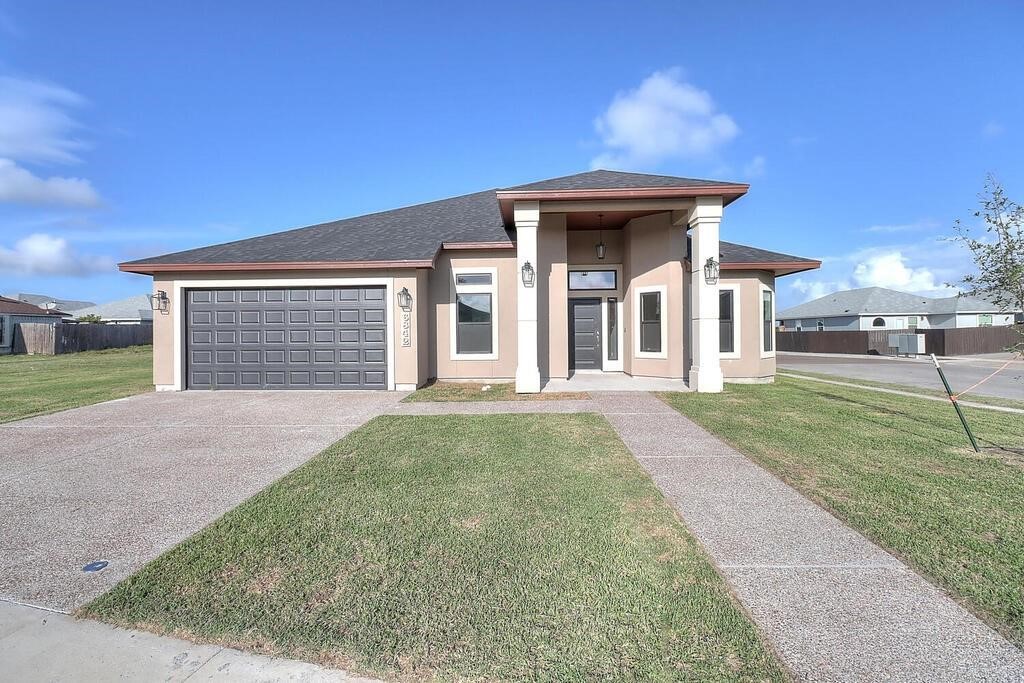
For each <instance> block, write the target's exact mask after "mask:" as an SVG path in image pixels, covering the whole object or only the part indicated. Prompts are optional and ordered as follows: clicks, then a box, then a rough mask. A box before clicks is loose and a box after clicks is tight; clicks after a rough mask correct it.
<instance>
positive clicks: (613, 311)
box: [608, 296, 619, 360]
mask: <svg viewBox="0 0 1024 683" xmlns="http://www.w3.org/2000/svg"><path fill="white" fill-rule="evenodd" d="M618 303H619V302H618V299H616V298H615V297H613V296H610V297H608V360H618V359H619V329H618V328H619V322H618V319H617V316H618V310H617V309H618Z"/></svg>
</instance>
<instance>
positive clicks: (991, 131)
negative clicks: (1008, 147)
mask: <svg viewBox="0 0 1024 683" xmlns="http://www.w3.org/2000/svg"><path fill="white" fill-rule="evenodd" d="M1005 132H1006V127H1005V126H1004V125H1003V124H1001V123H999V122H998V121H987V122H986V123H985V125H984V126H982V127H981V135H982V137H986V138H997V137H999V136H1000V135H1002V134H1003V133H1005Z"/></svg>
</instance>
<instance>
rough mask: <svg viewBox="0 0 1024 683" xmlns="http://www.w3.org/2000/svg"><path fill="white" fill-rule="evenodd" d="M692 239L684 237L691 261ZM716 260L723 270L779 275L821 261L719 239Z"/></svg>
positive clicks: (804, 268) (799, 269) (805, 268)
mask: <svg viewBox="0 0 1024 683" xmlns="http://www.w3.org/2000/svg"><path fill="white" fill-rule="evenodd" d="M692 248H693V245H692V239H691V238H690V237H689V236H687V238H686V260H687V261H692V260H693V256H692V253H693V252H692ZM718 261H719V263H720V264H721V268H722V269H723V270H773V271H776V273H777V274H779V275H791V274H793V273H799V272H802V271H805V270H813V269H815V268H819V267H820V266H821V261H817V260H815V259H809V258H804V257H802V256H793V255H792V254H783V253H781V252H778V251H768V250H767V249H759V248H757V247H750V246H747V245H745V244H735V243H733V242H725V241H720V242H719V243H718Z"/></svg>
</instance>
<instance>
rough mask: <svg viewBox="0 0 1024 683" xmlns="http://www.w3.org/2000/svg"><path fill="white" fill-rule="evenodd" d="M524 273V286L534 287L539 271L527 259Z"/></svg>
mask: <svg viewBox="0 0 1024 683" xmlns="http://www.w3.org/2000/svg"><path fill="white" fill-rule="evenodd" d="M522 273H523V286H524V287H533V283H534V281H535V280H536V279H537V271H535V270H534V269H533V266H531V265H530V262H529V261H527V262H526V263H524V264H523V270H522Z"/></svg>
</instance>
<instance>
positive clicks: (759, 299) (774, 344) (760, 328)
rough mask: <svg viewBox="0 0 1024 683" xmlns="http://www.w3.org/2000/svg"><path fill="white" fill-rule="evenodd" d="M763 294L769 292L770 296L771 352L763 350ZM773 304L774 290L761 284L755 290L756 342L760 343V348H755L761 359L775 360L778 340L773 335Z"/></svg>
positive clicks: (774, 302)
mask: <svg viewBox="0 0 1024 683" xmlns="http://www.w3.org/2000/svg"><path fill="white" fill-rule="evenodd" d="M765 292H771V295H772V324H771V325H770V326H769V327H770V328H771V331H772V350H771V351H765V350H764V293H765ZM775 304H776V301H775V290H774V289H772V288H771V287H768V286H766V285H765V284H763V283H762V284H761V285H760V286H759V287H758V288H757V328H758V334H757V338H758V341H759V342H760V346H758V347H757V350H758V351H759V352H760V354H761V358H775V349H777V348H778V344H779V340H778V338H777V337H776V334H775Z"/></svg>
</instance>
